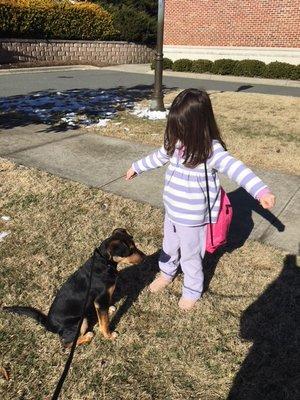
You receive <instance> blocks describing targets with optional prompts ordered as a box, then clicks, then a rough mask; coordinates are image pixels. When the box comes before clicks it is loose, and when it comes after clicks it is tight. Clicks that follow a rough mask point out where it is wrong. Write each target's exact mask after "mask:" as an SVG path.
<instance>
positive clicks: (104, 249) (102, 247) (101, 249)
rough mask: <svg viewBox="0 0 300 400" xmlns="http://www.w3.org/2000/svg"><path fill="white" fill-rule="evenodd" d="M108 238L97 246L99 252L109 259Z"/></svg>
mask: <svg viewBox="0 0 300 400" xmlns="http://www.w3.org/2000/svg"><path fill="white" fill-rule="evenodd" d="M108 244H109V242H108V240H104V241H103V242H102V243H101V244H100V246H99V253H100V254H101V256H102V257H104V258H106V259H107V260H110V259H111V254H110V253H109V251H108Z"/></svg>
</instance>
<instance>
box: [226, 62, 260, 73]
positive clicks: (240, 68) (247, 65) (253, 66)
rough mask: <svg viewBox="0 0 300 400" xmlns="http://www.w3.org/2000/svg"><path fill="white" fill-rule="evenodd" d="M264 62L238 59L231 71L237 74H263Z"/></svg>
mask: <svg viewBox="0 0 300 400" xmlns="http://www.w3.org/2000/svg"><path fill="white" fill-rule="evenodd" d="M265 69H266V64H265V63H264V62H263V61H258V60H241V61H238V62H237V63H236V65H235V67H234V69H233V71H232V73H233V75H237V76H263V75H264V73H265Z"/></svg>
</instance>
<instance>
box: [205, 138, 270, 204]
mask: <svg viewBox="0 0 300 400" xmlns="http://www.w3.org/2000/svg"><path fill="white" fill-rule="evenodd" d="M208 166H209V167H210V168H213V169H216V170H217V171H219V172H221V173H223V174H225V175H226V176H227V177H228V178H229V179H231V180H233V181H235V182H236V183H237V184H238V185H239V186H242V187H243V188H244V189H245V190H246V191H247V192H248V193H249V194H251V196H253V197H254V198H255V199H260V197H261V196H262V194H263V193H266V191H269V189H268V187H267V185H265V184H264V182H262V180H261V179H260V178H258V177H257V176H256V175H255V174H254V172H253V171H252V170H251V169H250V168H248V167H246V165H245V164H243V163H242V162H241V161H240V160H237V159H236V158H234V157H232V156H231V155H230V154H229V153H228V151H226V150H225V149H224V148H223V146H222V145H221V144H220V143H219V142H217V141H215V142H214V145H213V154H212V156H211V157H210V159H209V160H208Z"/></svg>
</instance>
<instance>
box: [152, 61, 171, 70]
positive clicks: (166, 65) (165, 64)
mask: <svg viewBox="0 0 300 400" xmlns="http://www.w3.org/2000/svg"><path fill="white" fill-rule="evenodd" d="M172 66H173V61H172V60H170V59H169V58H163V69H172ZM151 69H155V60H153V61H152V63H151Z"/></svg>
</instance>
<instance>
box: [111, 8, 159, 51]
mask: <svg viewBox="0 0 300 400" xmlns="http://www.w3.org/2000/svg"><path fill="white" fill-rule="evenodd" d="M109 12H110V14H111V16H112V19H113V24H114V26H115V28H116V30H117V31H118V34H117V37H116V38H117V39H118V40H126V41H128V42H136V43H142V44H148V45H149V44H153V43H155V41H156V18H154V17H151V16H150V15H148V14H146V13H145V12H143V11H139V10H136V9H135V8H134V7H132V6H127V5H122V6H120V7H111V8H110V9H109Z"/></svg>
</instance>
